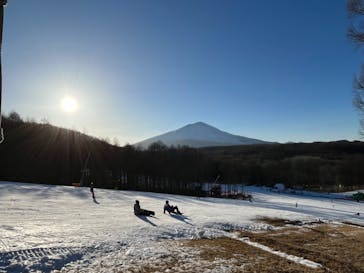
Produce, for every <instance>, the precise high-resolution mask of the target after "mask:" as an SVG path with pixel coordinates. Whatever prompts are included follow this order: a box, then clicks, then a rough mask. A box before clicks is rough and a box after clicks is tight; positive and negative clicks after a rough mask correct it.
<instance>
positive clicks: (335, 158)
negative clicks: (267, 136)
mask: <svg viewBox="0 0 364 273" xmlns="http://www.w3.org/2000/svg"><path fill="white" fill-rule="evenodd" d="M3 126H4V130H5V132H6V136H5V141H4V143H3V144H1V145H0V180H7V181H21V182H34V183H45V184H58V185H72V183H80V182H81V183H82V184H83V185H85V186H87V185H88V184H89V183H90V182H91V181H93V182H94V184H95V186H96V187H103V188H109V189H125V190H142V191H155V192H168V193H178V194H189V195H203V194H205V193H204V192H203V184H204V183H212V182H213V181H214V180H215V179H216V178H217V177H219V179H218V183H224V184H232V185H234V184H245V185H249V184H259V185H268V186H272V185H274V184H275V183H277V182H282V183H285V184H286V185H287V186H292V187H300V188H306V189H318V190H345V189H355V188H358V187H362V186H363V184H364V143H362V142H359V141H356V142H348V141H339V142H328V143H294V144H268V145H247V146H231V147H212V148H200V149H196V148H189V147H167V146H165V145H164V144H163V143H160V142H159V143H153V144H152V145H150V146H149V147H148V149H146V150H142V149H138V148H137V147H134V146H132V145H125V146H123V147H119V146H116V145H111V144H109V143H107V142H106V141H103V140H100V139H97V138H94V137H90V136H88V135H86V134H83V133H80V132H77V131H73V130H68V129H62V128H58V127H55V126H52V125H50V124H48V123H41V124H39V123H36V122H34V121H27V122H25V121H23V120H22V119H21V118H20V116H19V115H14V114H13V115H11V116H10V115H9V116H8V117H6V118H4V121H3Z"/></svg>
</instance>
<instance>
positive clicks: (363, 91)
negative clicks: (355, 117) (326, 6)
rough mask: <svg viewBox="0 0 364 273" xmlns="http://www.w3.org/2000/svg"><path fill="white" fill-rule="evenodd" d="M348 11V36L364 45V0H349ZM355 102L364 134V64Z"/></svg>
mask: <svg viewBox="0 0 364 273" xmlns="http://www.w3.org/2000/svg"><path fill="white" fill-rule="evenodd" d="M347 12H348V16H349V18H350V26H349V29H348V33H347V35H348V38H349V39H350V40H351V41H352V42H353V43H354V44H355V45H356V46H357V47H358V48H360V47H362V46H363V45H364V20H363V19H364V17H363V16H364V0H348V2H347ZM353 88H354V98H353V103H354V106H355V108H356V109H357V110H358V113H359V120H360V127H361V130H360V134H361V135H362V136H364V65H362V67H361V71H360V75H359V76H355V77H354V84H353Z"/></svg>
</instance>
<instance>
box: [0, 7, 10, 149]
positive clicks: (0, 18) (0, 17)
mask: <svg viewBox="0 0 364 273" xmlns="http://www.w3.org/2000/svg"><path fill="white" fill-rule="evenodd" d="M7 2H8V1H7V0H0V5H1V7H0V143H2V142H3V141H4V130H3V127H2V126H1V121H2V108H1V102H2V85H3V78H2V67H1V54H2V42H3V24H4V6H5V5H6V4H7Z"/></svg>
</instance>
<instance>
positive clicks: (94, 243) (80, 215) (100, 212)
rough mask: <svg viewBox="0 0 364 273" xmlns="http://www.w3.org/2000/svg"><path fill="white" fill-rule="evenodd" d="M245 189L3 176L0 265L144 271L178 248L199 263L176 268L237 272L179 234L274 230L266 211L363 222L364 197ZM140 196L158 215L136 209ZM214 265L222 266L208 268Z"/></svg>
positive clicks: (210, 235)
mask: <svg viewBox="0 0 364 273" xmlns="http://www.w3.org/2000/svg"><path fill="white" fill-rule="evenodd" d="M246 190H247V191H248V192H249V193H250V194H252V195H253V202H248V201H243V200H226V199H219V198H195V197H186V196H181V195H170V194H158V193H146V192H132V191H114V190H105V189H95V193H96V201H95V202H93V201H92V199H91V197H90V193H89V190H88V188H74V187H64V186H52V185H38V184H23V183H11V182H0V193H1V194H0V215H1V216H2V220H1V225H0V233H1V240H0V242H1V243H0V271H1V272H6V273H10V272H12V273H13V272H19V273H20V272H36V271H40V272H91V273H92V272H97V273H100V272H105V273H106V272H127V270H130V271H129V272H138V270H140V268H143V267H144V268H147V267H148V266H150V265H157V264H160V263H169V262H170V261H174V260H173V259H172V260H169V259H170V258H169V257H170V255H172V254H173V255H172V256H173V257H180V258H179V259H183V261H186V264H191V263H192V264H191V265H192V267H195V271H193V270H192V271H188V270H185V271H184V270H183V268H184V267H180V269H179V270H181V271H173V272H234V271H232V269H231V268H230V267H229V266H230V265H231V264H232V263H231V260H229V259H228V260H226V261H225V260H219V262H218V264H216V263H211V264H209V267H207V265H206V264H203V260H202V258H199V257H200V253H201V252H199V251H197V250H196V249H191V248H187V249H186V248H183V247H182V246H181V245H180V244H179V242H181V240H178V239H192V238H194V239H198V238H216V237H221V236H225V237H232V236H233V235H234V233H232V232H227V231H229V230H230V231H232V230H243V231H257V230H259V231H264V230H268V231H269V230H272V226H271V225H267V224H266V223H262V222H259V221H257V218H261V217H280V218H284V219H289V220H290V221H294V220H296V221H302V222H310V221H317V220H318V219H320V220H321V221H326V222H331V221H340V222H343V221H351V222H353V223H357V224H364V220H363V218H362V217H358V216H356V215H355V213H360V214H364V208H363V206H362V204H361V203H356V202H352V201H346V200H341V199H335V198H334V196H333V197H332V198H330V199H329V198H320V197H311V196H302V195H290V194H279V193H274V192H271V191H269V190H268V189H264V188H259V187H248V188H247V189H246ZM136 199H138V200H140V202H141V206H142V207H143V208H148V209H151V210H154V211H155V212H156V216H155V217H151V218H144V217H136V216H135V215H134V214H133V208H132V207H133V203H134V200H136ZM165 200H170V202H171V203H172V204H175V205H178V206H179V208H180V209H181V211H182V212H183V213H184V214H183V216H176V215H175V216H170V215H168V214H163V211H162V208H163V204H164V202H165ZM296 204H298V206H297V207H296ZM316 233H317V232H316ZM286 236H287V234H286ZM341 237H342V236H341ZM171 252H173V253H171ZM166 259H168V260H166ZM301 261H302V258H301ZM295 262H298V261H297V259H296V261H295ZM171 264H174V262H172V263H171ZM211 266H212V267H214V266H216V269H215V270H216V271H207V269H206V268H211ZM229 268H230V269H229ZM205 269H206V270H205ZM303 269H304V268H303ZM55 270H62V271H55ZM152 272H157V271H152ZM163 272H168V271H163ZM249 272H250V271H249ZM283 272H291V271H283ZM295 272H301V271H295ZM305 272H306V271H305ZM345 272H346V271H345ZM355 272H356V271H355Z"/></svg>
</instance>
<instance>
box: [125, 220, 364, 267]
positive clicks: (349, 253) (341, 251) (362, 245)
mask: <svg viewBox="0 0 364 273" xmlns="http://www.w3.org/2000/svg"><path fill="white" fill-rule="evenodd" d="M260 220H262V219H260ZM264 221H265V222H266V223H270V224H274V225H275V226H279V227H280V228H279V229H278V230H274V231H267V232H258V233H254V232H240V235H241V236H244V237H249V239H250V240H251V241H253V242H258V243H260V244H263V245H266V246H269V247H270V248H272V249H274V250H279V251H282V252H285V253H287V254H291V255H295V256H298V257H303V258H305V259H308V260H311V261H314V262H316V263H319V264H321V265H322V266H323V267H322V268H318V269H313V268H309V267H306V266H304V265H300V264H297V263H294V262H292V261H289V260H287V259H285V258H282V257H279V256H276V255H274V254H271V253H269V252H266V251H264V250H261V249H259V248H256V247H254V246H250V245H248V244H246V243H244V242H242V241H240V240H235V239H232V238H217V239H199V240H184V241H169V242H168V243H167V244H169V246H168V249H171V253H170V255H168V257H165V258H164V259H163V261H160V262H158V263H155V262H151V263H150V264H148V265H147V266H144V267H143V268H135V270H133V269H131V270H130V269H129V270H130V271H128V272H140V273H155V272H184V273H198V272H230V273H238V272H246V273H253V272H254V273H255V272H256V273H298V272H303V273H321V272H335V273H364V229H363V228H360V227H355V226H349V225H328V224H316V225H309V226H308V225H303V226H301V225H302V223H301V222H300V223H293V222H290V221H288V222H287V221H286V220H282V219H269V218H266V219H264ZM287 225H288V226H287ZM294 225H300V226H299V227H297V226H294ZM174 250H175V251H174ZM122 272H123V271H122Z"/></svg>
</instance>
